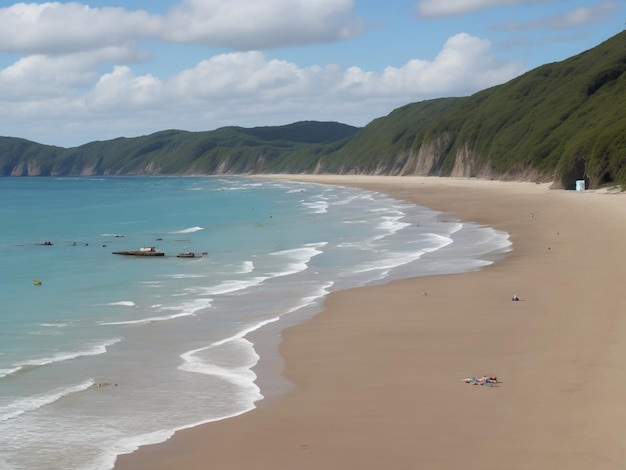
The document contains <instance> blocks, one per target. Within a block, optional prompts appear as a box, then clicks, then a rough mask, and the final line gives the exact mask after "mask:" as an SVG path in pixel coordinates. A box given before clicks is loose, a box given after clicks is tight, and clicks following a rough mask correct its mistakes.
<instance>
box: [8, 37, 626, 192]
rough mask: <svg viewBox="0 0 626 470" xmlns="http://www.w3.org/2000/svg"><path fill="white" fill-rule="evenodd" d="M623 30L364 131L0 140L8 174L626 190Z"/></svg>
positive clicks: (279, 129)
mask: <svg viewBox="0 0 626 470" xmlns="http://www.w3.org/2000/svg"><path fill="white" fill-rule="evenodd" d="M625 71H626V32H622V33H620V34H618V35H616V36H614V37H612V38H610V39H609V40H607V41H605V42H603V43H602V44H600V45H598V46H597V47H595V48H593V49H590V50H588V51H586V52H583V53H581V54H579V55H577V56H574V57H572V58H569V59H567V60H564V61H562V62H558V63H552V64H547V65H543V66H541V67H538V68H536V69H534V70H532V71H530V72H528V73H526V74H524V75H522V76H520V77H518V78H515V79H513V80H511V81H509V82H508V83H505V84H503V85H499V86H496V87H492V88H489V89H487V90H483V91H481V92H478V93H476V94H474V95H472V96H470V97H465V98H442V99H436V100H428V101H423V102H420V103H413V104H409V105H407V106H403V107H401V108H398V109H396V110H394V111H393V112H391V113H390V114H389V115H388V116H385V117H381V118H378V119H375V120H374V121H372V122H371V123H369V124H368V125H367V126H365V127H364V128H362V129H359V128H356V127H352V126H348V125H345V124H340V123H336V122H335V123H333V122H315V121H306V122H298V123H294V124H289V125H286V126H273V127H256V128H251V129H246V128H241V127H225V128H222V129H218V130H215V131H209V132H185V131H175V130H169V131H163V132H157V133H155V134H151V135H148V136H143V137H136V138H119V139H114V140H109V141H104V142H91V143H88V144H85V145H82V146H80V147H75V148H70V149H64V148H60V147H53V146H46V145H41V144H36V143H34V142H29V141H26V140H23V139H16V138H10V137H4V138H0V176H7V175H13V176H38V175H131V174H148V175H158V174H180V175H189V174H252V173H273V172H281V173H350V174H389V175H437V176H475V177H480V178H492V179H504V180H526V181H542V182H546V181H554V182H555V186H557V187H565V188H573V187H574V183H575V180H577V179H582V178H584V179H586V180H587V182H588V184H589V186H590V187H592V188H593V187H598V186H600V185H605V184H614V185H621V186H622V188H626V113H625V112H624V109H626V74H624V72H625Z"/></svg>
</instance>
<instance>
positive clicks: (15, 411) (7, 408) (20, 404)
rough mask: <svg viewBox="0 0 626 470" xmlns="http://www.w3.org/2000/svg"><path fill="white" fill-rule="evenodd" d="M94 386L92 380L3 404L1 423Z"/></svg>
mask: <svg viewBox="0 0 626 470" xmlns="http://www.w3.org/2000/svg"><path fill="white" fill-rule="evenodd" d="M93 384H94V381H93V380H92V379H90V380H87V381H85V382H82V383H79V384H76V385H72V386H69V387H64V388H57V389H54V390H51V391H50V392H47V393H41V394H37V395H31V396H27V397H22V398H19V399H17V400H14V401H12V402H9V403H3V404H2V406H0V421H6V420H8V419H12V418H16V417H17V416H20V415H22V414H24V413H28V412H31V411H35V410H37V409H39V408H41V407H43V406H46V405H49V404H51V403H54V402H55V401H57V400H59V399H61V398H63V397H65V396H67V395H70V394H72V393H78V392H82V391H83V390H87V389H88V388H89V387H91V386H93Z"/></svg>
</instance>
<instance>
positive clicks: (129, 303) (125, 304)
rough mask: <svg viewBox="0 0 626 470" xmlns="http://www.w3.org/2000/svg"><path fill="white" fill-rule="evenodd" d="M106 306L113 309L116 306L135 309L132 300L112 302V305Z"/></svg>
mask: <svg viewBox="0 0 626 470" xmlns="http://www.w3.org/2000/svg"><path fill="white" fill-rule="evenodd" d="M106 305H110V306H112V307H115V306H119V307H135V302H133V301H132V300H120V301H119V302H111V303H108V304H106Z"/></svg>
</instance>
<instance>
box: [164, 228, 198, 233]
mask: <svg viewBox="0 0 626 470" xmlns="http://www.w3.org/2000/svg"><path fill="white" fill-rule="evenodd" d="M200 230H204V228H202V227H189V228H185V229H182V230H176V231H174V232H170V233H193V232H198V231H200Z"/></svg>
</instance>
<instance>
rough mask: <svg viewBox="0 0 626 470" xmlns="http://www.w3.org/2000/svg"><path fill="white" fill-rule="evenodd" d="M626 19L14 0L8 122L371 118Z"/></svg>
mask: <svg viewBox="0 0 626 470" xmlns="http://www.w3.org/2000/svg"><path fill="white" fill-rule="evenodd" d="M625 21H626V0H587V1H578V0H135V1H132V0H86V1H84V2H45V3H44V2H33V3H13V2H11V1H2V0H0V136H10V137H21V138H25V139H28V140H32V141H35V142H39V143H42V144H48V145H58V146H61V147H75V146H79V145H82V144H85V143H88V142H92V141H95V140H109V139H113V138H116V137H135V136H140V135H147V134H151V133H153V132H158V131H161V130H166V129H181V130H187V131H208V130H214V129H217V128H220V127H224V126H233V125H235V126H242V127H256V126H276V125H285V124H290V123H293V122H297V121H305V120H315V121H337V122H342V123H345V124H350V125H353V126H358V127H361V126H365V125H366V124H368V123H369V122H371V121H372V120H373V119H375V118H378V117H381V116H385V115H387V114H389V113H390V112H391V111H393V110H394V109H395V108H398V107H400V106H404V105H405V104H408V103H413V102H418V101H423V100H428V99H433V98H441V97H449V96H469V95H471V94H472V93H475V92H477V91H480V90H483V89H486V88H489V87H491V86H494V85H499V84H502V83H505V82H507V81H509V80H511V79H512V78H515V77H517V76H519V75H521V74H523V73H525V72H527V71H529V70H532V69H534V68H536V67H539V66H541V65H543V64H546V63H550V62H557V61H561V60H564V59H567V58H568V57H571V56H574V55H576V54H579V53H581V52H583V51H585V50H588V49H591V48H593V47H595V46H597V45H598V44H600V43H601V42H603V41H605V40H607V39H609V38H610V37H612V36H614V35H616V34H618V33H620V32H621V31H623V30H624V28H625Z"/></svg>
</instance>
